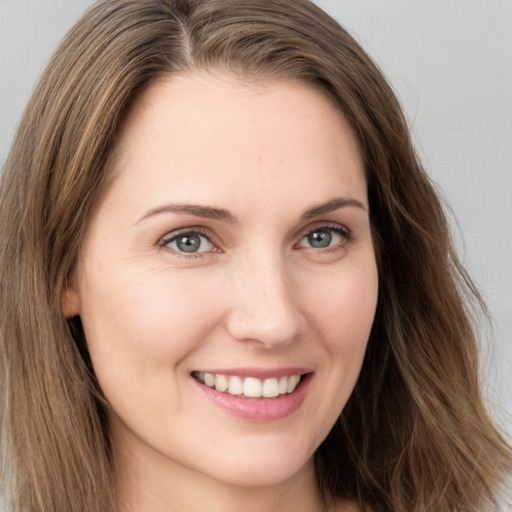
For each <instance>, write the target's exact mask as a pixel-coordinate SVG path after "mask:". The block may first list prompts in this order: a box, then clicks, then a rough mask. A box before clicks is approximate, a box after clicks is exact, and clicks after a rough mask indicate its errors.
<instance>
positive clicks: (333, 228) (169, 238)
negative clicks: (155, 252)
mask: <svg viewBox="0 0 512 512" xmlns="http://www.w3.org/2000/svg"><path fill="white" fill-rule="evenodd" d="M322 231H323V232H330V233H335V234H337V235H339V236H340V237H341V238H342V239H343V242H342V243H338V244H336V245H334V246H332V247H331V246H329V247H325V248H318V249H317V250H315V248H314V247H311V246H310V247H304V249H313V250H315V252H323V253H331V252H336V251H338V250H340V249H342V248H344V247H345V246H346V244H347V243H348V242H350V241H351V239H352V235H351V233H350V231H349V230H348V229H346V228H343V227H340V226H339V225H329V224H322V225H320V226H316V227H314V228H313V229H309V230H308V231H305V232H303V233H302V234H301V235H300V237H299V239H298V241H297V242H296V243H295V244H294V246H297V245H298V244H299V243H300V242H302V240H304V239H305V238H307V237H308V236H310V235H312V234H313V233H317V232H322ZM184 235H189V236H194V235H195V236H200V237H203V238H205V239H206V240H208V242H209V243H211V244H212V245H213V246H217V245H218V244H216V243H215V242H214V241H213V238H214V237H212V236H211V233H210V231H209V230H206V229H202V228H197V227H191V228H188V229H183V230H181V231H178V232H173V233H172V234H170V235H166V236H165V237H164V238H162V239H161V240H160V241H159V242H158V246H159V247H161V248H163V249H169V250H171V251H172V252H173V253H175V254H177V255H179V257H182V258H200V257H204V255H205V254H208V253H209V252H212V251H203V252H190V253H186V252H184V251H177V250H176V249H171V248H170V247H168V246H169V244H171V243H172V242H174V241H176V240H177V239H178V238H179V237H180V236H184ZM215 252H217V251H215Z"/></svg>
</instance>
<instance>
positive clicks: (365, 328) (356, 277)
mask: <svg viewBox="0 0 512 512" xmlns="http://www.w3.org/2000/svg"><path fill="white" fill-rule="evenodd" d="M377 295H378V277H377V270H376V266H375V263H374V261H373V260H370V261H369V262H368V264H367V265H366V266H362V267H357V268H355V269H352V270H351V271H346V272H340V273H339V275H337V276H336V277H335V278H332V279H331V280H330V281H328V283H326V286H325V287H324V292H323V293H317V294H315V295H314V296H312V295H311V296H310V301H309V305H308V306H307V308H308V309H309V311H311V314H312V315H314V317H315V318H314V320H313V322H314V324H315V326H316V329H317V330H318V331H320V332H321V333H322V339H323V340H325V344H326V348H327V349H328V351H329V352H330V353H331V354H333V355H335V354H344V355H347V356H348V355H351V354H352V355H353V356H354V357H357V358H360V359H361V360H362V356H363V355H364V351H365V349H366V344H367V341H368V337H369V335H370V331H371V327H372V325H373V319H374V316H375V309H376V305H377Z"/></svg>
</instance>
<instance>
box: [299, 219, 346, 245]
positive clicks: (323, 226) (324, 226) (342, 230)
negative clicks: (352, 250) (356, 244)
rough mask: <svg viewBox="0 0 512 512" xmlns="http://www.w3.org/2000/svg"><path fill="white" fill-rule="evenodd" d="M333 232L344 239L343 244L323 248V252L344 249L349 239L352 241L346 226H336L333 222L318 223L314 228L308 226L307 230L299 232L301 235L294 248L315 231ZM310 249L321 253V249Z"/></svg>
mask: <svg viewBox="0 0 512 512" xmlns="http://www.w3.org/2000/svg"><path fill="white" fill-rule="evenodd" d="M322 230H324V231H334V232H335V233H337V234H338V235H340V236H341V237H343V238H344V242H345V243H343V244H338V245H335V246H331V247H326V248H324V249H323V250H324V251H325V250H333V249H336V248H339V247H344V246H345V244H346V243H348V242H350V241H351V239H352V233H351V231H350V229H348V228H347V227H346V226H343V225H341V224H337V223H334V222H332V223H331V222H320V223H318V224H316V225H314V226H309V227H308V228H307V229H305V230H303V231H302V232H301V234H300V235H299V237H298V239H297V241H296V242H295V246H297V245H298V244H299V243H300V242H301V241H302V240H303V239H304V238H305V237H307V236H308V235H310V234H312V233H314V232H315V231H322ZM304 248H305V249H308V247H304ZM311 249H313V250H315V251H322V249H315V248H313V247H311Z"/></svg>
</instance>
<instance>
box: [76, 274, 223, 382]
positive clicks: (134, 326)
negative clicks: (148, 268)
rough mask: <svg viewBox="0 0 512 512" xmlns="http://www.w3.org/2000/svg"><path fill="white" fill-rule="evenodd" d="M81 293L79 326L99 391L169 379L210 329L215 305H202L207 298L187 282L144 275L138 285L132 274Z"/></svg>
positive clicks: (99, 282)
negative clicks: (99, 386)
mask: <svg viewBox="0 0 512 512" xmlns="http://www.w3.org/2000/svg"><path fill="white" fill-rule="evenodd" d="M171 277H172V278H171ZM84 290H85V293H84V294H83V295H84V297H85V301H84V303H83V306H82V313H81V316H82V323H83V325H84V330H85V335H86V339H87V343H88V347H89V351H90V353H91V359H92V362H93V365H94V368H95V371H96V375H97V377H98V380H99V381H100V384H101V385H102V387H103V388H105V386H107V385H108V384H109V383H113V382H114V381H116V380H117V381H119V383H121V384H122V385H123V386H127V385H132V383H134V382H136V383H137V386H139V387H144V385H145V384H146V383H147V384H148V385H149V383H150V381H154V380H155V379H159V378H161V379H169V378H171V377H170V376H172V375H173V373H174V372H173V370H174V369H175V368H176V366H177V365H178V364H179V363H180V361H181V360H182V359H184V358H185V357H186V356H187V355H188V354H189V353H190V352H192V351H193V350H195V349H196V348H197V347H198V346H199V345H200V344H201V343H202V342H204V340H205V339H206V338H207V336H208V332H209V331H210V330H211V329H212V324H214V323H215V318H216V311H215V309H214V304H212V303H208V304H206V302H208V300H207V296H206V295H205V294H203V293H200V291H201V290H200V289H198V288H197V287H196V286H193V283H191V282H190V281H189V280H188V279H186V278H184V279H179V278H178V277H177V276H174V275H173V276H170V275H169V273H160V272H155V273H153V274H151V273H145V276H144V278H143V279H142V278H141V279H137V278H136V272H128V273H124V274H120V273H118V274H115V273H113V272H112V273H110V274H109V279H102V278H101V276H99V277H98V278H96V279H94V286H93V283H92V282H91V283H90V285H89V286H87V284H86V285H85V286H84ZM104 391H106V390H105V389H104Z"/></svg>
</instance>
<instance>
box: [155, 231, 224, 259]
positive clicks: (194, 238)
mask: <svg viewBox="0 0 512 512" xmlns="http://www.w3.org/2000/svg"><path fill="white" fill-rule="evenodd" d="M162 246H163V247H169V248H170V249H172V250H174V251H176V252H181V253H187V254H191V253H201V252H210V251H213V250H214V249H215V246H214V245H213V243H212V242H211V241H210V239H209V238H208V237H207V236H206V235H204V234H203V233H200V232H198V231H182V232H181V233H178V234H177V235H173V236H171V237H167V238H165V239H164V240H163V241H162Z"/></svg>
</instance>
